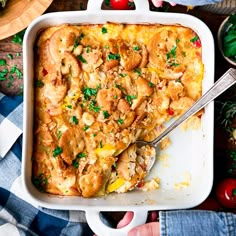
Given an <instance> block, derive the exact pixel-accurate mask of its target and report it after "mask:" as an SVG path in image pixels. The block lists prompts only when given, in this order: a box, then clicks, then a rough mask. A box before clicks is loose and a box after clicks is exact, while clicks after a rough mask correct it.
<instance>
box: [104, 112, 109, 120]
mask: <svg viewBox="0 0 236 236" xmlns="http://www.w3.org/2000/svg"><path fill="white" fill-rule="evenodd" d="M103 116H104V119H107V118H109V116H110V114H109V113H108V111H103Z"/></svg>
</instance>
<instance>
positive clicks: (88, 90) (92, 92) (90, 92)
mask: <svg viewBox="0 0 236 236" xmlns="http://www.w3.org/2000/svg"><path fill="white" fill-rule="evenodd" d="M98 89H99V87H98V88H96V89H94V88H89V87H86V88H84V89H82V92H83V94H84V99H85V100H87V101H88V100H90V99H91V97H92V96H96V95H97V92H98Z"/></svg>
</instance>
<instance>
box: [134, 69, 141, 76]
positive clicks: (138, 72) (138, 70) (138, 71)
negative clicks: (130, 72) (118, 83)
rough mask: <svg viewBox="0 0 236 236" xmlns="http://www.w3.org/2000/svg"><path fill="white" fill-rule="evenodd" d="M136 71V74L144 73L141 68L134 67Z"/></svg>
mask: <svg viewBox="0 0 236 236" xmlns="http://www.w3.org/2000/svg"><path fill="white" fill-rule="evenodd" d="M134 72H135V73H136V74H138V75H141V74H142V73H141V69H140V68H136V69H134Z"/></svg>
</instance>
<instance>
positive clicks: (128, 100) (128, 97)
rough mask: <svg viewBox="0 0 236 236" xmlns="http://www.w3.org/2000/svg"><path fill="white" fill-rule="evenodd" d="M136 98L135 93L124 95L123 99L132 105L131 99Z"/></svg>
mask: <svg viewBox="0 0 236 236" xmlns="http://www.w3.org/2000/svg"><path fill="white" fill-rule="evenodd" d="M135 98H137V97H136V96H135V95H126V96H125V99H126V100H127V102H128V103H129V104H130V105H132V103H133V99H135Z"/></svg>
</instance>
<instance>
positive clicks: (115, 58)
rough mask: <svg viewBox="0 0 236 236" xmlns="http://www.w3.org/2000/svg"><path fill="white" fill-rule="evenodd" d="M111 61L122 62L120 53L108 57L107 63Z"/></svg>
mask: <svg viewBox="0 0 236 236" xmlns="http://www.w3.org/2000/svg"><path fill="white" fill-rule="evenodd" d="M110 60H120V54H119V53H117V54H113V53H110V54H109V55H108V57H107V61H110Z"/></svg>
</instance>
